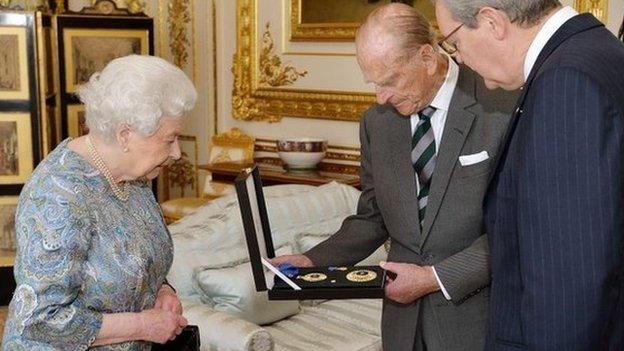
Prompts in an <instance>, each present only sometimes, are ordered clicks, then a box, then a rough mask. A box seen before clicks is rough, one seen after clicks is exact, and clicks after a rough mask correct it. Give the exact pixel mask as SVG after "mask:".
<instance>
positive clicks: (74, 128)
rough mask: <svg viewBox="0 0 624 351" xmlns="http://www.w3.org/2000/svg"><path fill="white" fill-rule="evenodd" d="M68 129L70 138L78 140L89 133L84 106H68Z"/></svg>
mask: <svg viewBox="0 0 624 351" xmlns="http://www.w3.org/2000/svg"><path fill="white" fill-rule="evenodd" d="M67 127H68V130H69V136H70V137H72V138H77V137H79V136H83V135H85V134H87V133H89V127H87V121H86V119H85V107H84V105H80V104H77V105H68V106H67Z"/></svg>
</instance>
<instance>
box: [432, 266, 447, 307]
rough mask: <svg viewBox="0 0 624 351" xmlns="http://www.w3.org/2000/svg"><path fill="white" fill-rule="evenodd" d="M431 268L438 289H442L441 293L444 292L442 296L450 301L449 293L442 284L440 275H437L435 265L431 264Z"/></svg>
mask: <svg viewBox="0 0 624 351" xmlns="http://www.w3.org/2000/svg"><path fill="white" fill-rule="evenodd" d="M431 269H432V270H433V275H435V278H436V281H437V282H438V285H439V286H440V290H442V294H444V298H445V299H447V300H449V301H451V295H449V293H448V292H447V291H446V289H445V288H444V284H442V281H441V280H440V277H438V272H436V269H435V267H433V266H431Z"/></svg>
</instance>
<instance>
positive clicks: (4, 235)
mask: <svg viewBox="0 0 624 351" xmlns="http://www.w3.org/2000/svg"><path fill="white" fill-rule="evenodd" d="M18 199H19V198H18V197H17V196H0V250H15V211H16V210H17V201H18ZM7 263H8V262H2V257H0V266H3V265H6V264H7Z"/></svg>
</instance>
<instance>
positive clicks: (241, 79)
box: [232, 0, 375, 122]
mask: <svg viewBox="0 0 624 351" xmlns="http://www.w3.org/2000/svg"><path fill="white" fill-rule="evenodd" d="M257 4H258V0H237V17H236V18H237V22H236V23H237V24H236V27H237V40H236V53H235V54H234V60H233V66H232V72H233V73H234V87H233V89H232V115H233V117H234V118H235V119H239V120H245V121H265V122H279V121H280V120H281V119H282V118H283V117H285V116H288V117H300V118H314V119H329V120H341V121H352V122H355V121H359V119H360V117H361V116H362V113H363V112H364V111H366V109H368V108H369V107H370V106H371V105H372V104H373V103H374V102H375V95H374V94H373V93H369V92H351V91H328V90H318V89H297V88H290V87H288V88H287V87H279V88H274V87H266V86H261V85H260V84H259V81H260V79H259V71H260V69H259V66H258V48H257V40H258V35H257V9H258V6H257Z"/></svg>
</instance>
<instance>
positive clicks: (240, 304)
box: [167, 183, 385, 351]
mask: <svg viewBox="0 0 624 351" xmlns="http://www.w3.org/2000/svg"><path fill="white" fill-rule="evenodd" d="M264 192H265V198H266V202H267V211H268V213H269V220H270V224H271V229H272V234H273V240H274V245H275V247H276V251H277V252H278V254H286V253H296V252H303V251H306V250H307V249H309V248H310V247H312V246H314V245H315V244H316V243H318V242H320V241H322V240H324V239H325V238H327V237H328V236H329V235H331V234H332V233H334V232H335V231H336V230H337V229H338V228H339V227H340V224H341V223H342V220H343V219H344V218H345V217H346V216H348V215H350V214H353V213H354V212H355V209H356V204H357V198H358V196H359V191H358V190H357V189H355V188H352V187H349V186H346V185H342V184H338V183H329V184H326V185H323V186H320V187H312V186H307V185H278V186H273V187H266V188H264ZM169 229H170V231H171V235H172V238H173V242H174V250H175V253H174V262H173V265H172V268H171V271H170V273H169V275H168V277H167V279H168V280H169V282H170V283H171V284H172V285H173V286H175V287H176V289H177V291H178V294H179V295H180V297H181V299H182V302H183V306H184V315H185V316H186V317H187V318H188V320H189V322H190V323H191V324H195V325H198V326H199V328H200V334H201V342H202V350H306V351H307V350H325V351H326V350H341V351H348V350H381V336H380V317H381V300H329V301H302V302H298V301H286V302H283V301H280V302H277V301H268V299H267V297H266V293H257V292H255V287H254V284H253V279H252V274H251V270H250V266H249V263H248V254H247V248H246V244H245V241H244V240H245V239H244V233H243V228H242V221H241V216H240V211H239V209H238V202H237V200H236V196H235V195H228V196H226V197H223V198H219V199H217V200H214V201H213V202H211V203H209V204H207V205H205V206H203V207H201V208H199V209H198V210H197V211H196V212H194V213H193V214H191V215H189V216H187V217H185V218H183V219H182V220H181V221H178V222H176V223H174V224H172V225H170V226H169ZM383 259H385V250H384V249H383V248H380V249H378V250H377V251H376V252H375V253H374V254H373V255H371V257H369V258H367V259H366V260H364V261H363V262H362V264H377V263H378V262H379V261H380V260H383Z"/></svg>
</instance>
